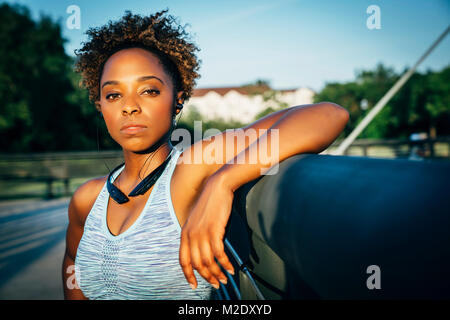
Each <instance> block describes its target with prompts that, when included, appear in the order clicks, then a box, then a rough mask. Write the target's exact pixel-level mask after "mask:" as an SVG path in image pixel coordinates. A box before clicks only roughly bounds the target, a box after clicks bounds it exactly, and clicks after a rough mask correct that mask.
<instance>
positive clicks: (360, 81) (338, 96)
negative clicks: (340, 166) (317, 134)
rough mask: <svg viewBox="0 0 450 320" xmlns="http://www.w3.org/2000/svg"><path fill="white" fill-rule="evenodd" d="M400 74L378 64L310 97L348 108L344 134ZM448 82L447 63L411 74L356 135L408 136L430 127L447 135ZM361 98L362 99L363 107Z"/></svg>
mask: <svg viewBox="0 0 450 320" xmlns="http://www.w3.org/2000/svg"><path fill="white" fill-rule="evenodd" d="M404 72H406V70H405V71H404ZM400 76H401V75H400V74H396V73H395V72H394V70H393V69H392V68H387V67H385V66H383V65H382V64H378V65H377V66H376V68H375V69H374V70H362V71H358V72H357V73H356V77H355V80H354V81H351V82H347V83H328V84H327V85H326V86H325V87H324V88H323V90H322V91H321V92H319V93H318V94H317V95H316V96H315V98H314V100H315V102H319V101H332V102H335V103H337V104H339V105H341V106H343V107H345V108H346V109H347V110H348V111H349V113H350V120H349V123H348V124H347V126H346V128H345V129H344V135H345V136H346V135H348V134H350V133H351V132H352V131H353V129H354V128H355V127H356V126H357V125H358V123H359V122H360V121H361V120H362V119H363V118H364V117H365V116H366V115H367V113H368V112H369V111H370V110H371V108H373V107H374V106H375V104H376V103H377V102H378V101H379V100H380V99H381V98H382V97H383V95H384V94H385V93H386V92H387V91H388V90H389V89H390V88H391V87H392V86H393V85H394V83H395V82H396V81H397V80H398V79H399V77H400ZM449 83H450V66H448V67H446V68H444V69H443V70H442V71H440V72H431V71H428V72H427V73H426V74H419V73H415V74H414V75H413V76H412V77H411V78H410V79H409V81H408V82H407V83H406V84H405V85H404V87H403V88H401V89H400V91H399V92H397V94H396V95H395V96H394V97H393V98H392V99H391V101H389V103H388V104H387V105H386V106H385V107H384V108H383V110H382V111H381V112H380V113H378V114H377V116H376V117H375V119H373V120H372V122H371V123H370V124H369V125H368V126H367V127H366V128H365V129H364V130H363V132H362V133H361V134H360V136H359V138H374V139H383V138H408V137H409V135H410V134H411V133H413V132H429V131H431V130H432V128H434V129H436V131H437V133H438V134H439V135H449V134H450V122H449V120H450V114H449V112H450V90H449V89H450V88H449V86H450V85H449ZM363 100H365V102H366V105H367V108H366V109H365V108H364V103H362V101H363Z"/></svg>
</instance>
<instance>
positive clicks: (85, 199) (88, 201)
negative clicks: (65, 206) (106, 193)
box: [69, 176, 108, 225]
mask: <svg viewBox="0 0 450 320" xmlns="http://www.w3.org/2000/svg"><path fill="white" fill-rule="evenodd" d="M107 177H108V176H103V177H97V178H93V179H90V180H88V181H86V182H85V183H83V184H82V185H81V186H79V187H78V188H77V189H76V190H75V192H74V193H73V195H72V198H71V199H70V203H69V220H71V222H75V221H76V222H78V223H79V224H81V225H84V221H85V220H86V218H87V216H88V214H89V212H90V211H91V209H92V206H93V205H94V202H95V200H96V199H97V197H98V195H99V193H100V191H101V189H102V187H103V185H104V184H105V182H106V179H107ZM74 220H75V221H74Z"/></svg>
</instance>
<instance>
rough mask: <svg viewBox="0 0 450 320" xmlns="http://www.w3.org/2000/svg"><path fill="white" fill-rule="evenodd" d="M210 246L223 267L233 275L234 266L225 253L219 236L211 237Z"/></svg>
mask: <svg viewBox="0 0 450 320" xmlns="http://www.w3.org/2000/svg"><path fill="white" fill-rule="evenodd" d="M211 248H212V251H213V254H214V256H215V257H216V259H217V261H219V263H220V265H221V266H222V267H224V269H225V270H227V272H228V273H231V274H233V275H234V268H233V265H232V264H231V262H230V260H229V259H228V256H227V255H226V253H225V249H224V245H223V241H222V239H220V238H219V237H213V239H211Z"/></svg>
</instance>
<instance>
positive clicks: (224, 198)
mask: <svg viewBox="0 0 450 320" xmlns="http://www.w3.org/2000/svg"><path fill="white" fill-rule="evenodd" d="M222 181H223V179H221V178H220V177H218V176H214V175H212V176H211V177H210V178H209V179H208V181H207V183H206V184H205V186H204V188H203V190H202V192H201V194H200V195H199V197H198V198H197V200H196V202H195V203H194V205H193V206H192V209H191V210H190V212H189V215H188V218H187V220H186V223H185V224H184V226H183V228H182V231H181V243H180V264H181V267H182V268H183V272H184V275H185V277H186V279H187V281H188V282H189V283H190V284H191V286H192V288H193V289H195V288H197V279H196V278H195V275H194V272H193V268H195V269H196V270H197V271H198V272H199V273H200V275H201V276H202V277H203V278H205V279H206V280H207V281H208V282H209V283H211V284H212V285H213V286H214V287H215V288H219V285H220V284H219V281H221V282H222V283H224V284H226V282H227V277H226V276H225V274H224V273H223V272H222V271H221V269H220V267H219V266H218V265H217V263H216V262H215V261H214V257H215V258H216V259H217V261H218V262H219V263H220V264H221V265H222V267H223V268H225V270H227V271H228V272H229V273H231V274H234V270H233V265H232V264H231V262H230V261H229V260H228V257H227V255H226V254H225V251H224V245H223V237H224V235H225V227H226V225H227V223H228V219H229V217H230V213H231V206H232V203H233V196H234V194H233V191H232V190H231V189H230V188H227V187H226V185H225V184H224V183H222Z"/></svg>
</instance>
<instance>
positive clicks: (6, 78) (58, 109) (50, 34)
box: [0, 4, 112, 152]
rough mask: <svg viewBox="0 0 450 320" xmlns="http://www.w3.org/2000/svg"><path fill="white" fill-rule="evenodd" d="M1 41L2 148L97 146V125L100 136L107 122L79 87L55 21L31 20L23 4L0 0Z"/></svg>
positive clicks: (67, 148) (3, 150)
mask: <svg viewBox="0 0 450 320" xmlns="http://www.w3.org/2000/svg"><path fill="white" fill-rule="evenodd" d="M0 42H1V43H2V45H1V46H0V99H1V101H2V103H1V104H0V135H1V136H2V138H3V139H1V140H0V149H1V150H2V152H31V151H38V152H39V151H56V150H87V149H96V147H97V143H96V135H97V132H96V130H97V126H99V129H100V131H103V135H102V134H100V136H101V137H102V136H103V137H107V132H106V128H104V125H103V127H102V124H101V123H102V122H103V121H101V122H100V121H98V120H99V117H98V115H97V114H96V113H97V111H96V109H95V108H94V106H92V105H91V104H90V103H89V101H88V99H87V92H85V90H82V89H80V88H79V87H78V81H79V76H78V75H77V74H74V72H73V69H72V66H73V61H72V58H71V57H69V56H68V55H66V53H65V50H64V43H65V42H66V40H65V39H64V38H63V37H62V36H61V28H60V24H59V23H58V22H53V21H52V20H51V19H50V17H47V16H45V15H41V17H40V20H39V21H36V22H35V21H33V20H32V19H31V18H30V12H29V10H28V9H27V8H26V7H24V6H21V5H14V6H10V5H8V4H2V5H0ZM105 134H106V135H105ZM111 141H112V140H111V139H109V140H108V138H107V139H105V141H103V143H102V141H100V143H101V145H102V146H104V147H111V146H112V143H111Z"/></svg>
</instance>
